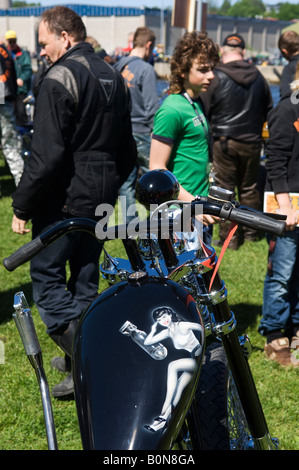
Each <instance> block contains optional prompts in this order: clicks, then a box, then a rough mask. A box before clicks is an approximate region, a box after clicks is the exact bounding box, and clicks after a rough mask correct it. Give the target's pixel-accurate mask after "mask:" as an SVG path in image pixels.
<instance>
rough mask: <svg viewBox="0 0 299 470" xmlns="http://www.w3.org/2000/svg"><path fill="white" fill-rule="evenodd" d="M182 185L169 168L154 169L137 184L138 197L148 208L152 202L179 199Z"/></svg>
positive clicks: (160, 202)
mask: <svg viewBox="0 0 299 470" xmlns="http://www.w3.org/2000/svg"><path fill="white" fill-rule="evenodd" d="M179 191H180V185H179V182H178V180H177V179H176V177H175V176H174V175H173V174H172V173H171V172H170V171H168V170H152V171H148V172H147V173H145V175H143V176H142V177H141V178H140V179H139V181H138V182H137V186H136V198H137V200H138V201H139V202H140V204H142V205H144V207H145V208H146V209H148V210H149V209H150V205H151V204H158V205H160V204H162V203H163V202H167V201H171V200H174V199H177V197H178V195H179Z"/></svg>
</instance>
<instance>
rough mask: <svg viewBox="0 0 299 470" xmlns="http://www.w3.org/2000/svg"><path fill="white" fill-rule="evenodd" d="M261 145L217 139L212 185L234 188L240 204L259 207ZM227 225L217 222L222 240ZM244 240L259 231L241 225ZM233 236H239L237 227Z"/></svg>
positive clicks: (256, 234)
mask: <svg viewBox="0 0 299 470" xmlns="http://www.w3.org/2000/svg"><path fill="white" fill-rule="evenodd" d="M260 157H261V144H260V143H245V142H239V141H236V140H233V139H227V141H226V142H224V143H222V142H220V141H219V140H216V141H215V142H214V144H213V166H214V173H215V184H216V185H217V186H220V187H221V188H223V189H228V190H230V191H233V193H234V198H236V195H237V197H238V200H239V202H240V204H242V205H244V206H248V207H252V208H253V209H257V210H261V209H262V208H261V200H260V192H259V190H258V176H259V170H260ZM228 227H229V225H228V224H220V227H219V228H220V238H221V239H222V240H224V239H225V236H226V233H227V230H228ZM242 231H243V235H244V238H245V239H249V240H251V239H255V238H257V237H258V235H259V234H258V233H257V232H256V231H254V230H252V229H249V228H245V227H242ZM236 234H237V235H236V237H238V236H241V233H240V230H238V231H237V232H236Z"/></svg>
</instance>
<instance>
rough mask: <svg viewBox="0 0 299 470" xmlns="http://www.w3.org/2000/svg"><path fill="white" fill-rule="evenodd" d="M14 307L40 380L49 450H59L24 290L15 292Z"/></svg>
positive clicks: (31, 361)
mask: <svg viewBox="0 0 299 470" xmlns="http://www.w3.org/2000/svg"><path fill="white" fill-rule="evenodd" d="M14 309H15V313H13V319H14V321H15V323H16V326H17V328H18V331H19V334H20V336H21V339H22V342H23V345H24V349H25V352H26V354H27V357H28V359H29V361H30V363H31V365H32V367H33V369H34V371H35V374H36V377H37V380H38V385H39V389H40V394H41V399H42V405H43V412H44V419H45V426H46V433H47V441H48V448H49V450H57V449H58V445H57V438H56V431H55V425H54V418H53V411H52V403H51V397H50V392H49V386H48V382H47V379H46V375H45V371H44V367H43V358H42V352H41V348H40V345H39V341H38V338H37V335H36V331H35V328H34V323H33V318H32V315H31V311H30V309H29V307H28V304H27V301H26V298H25V295H24V293H23V292H18V293H17V294H15V296H14Z"/></svg>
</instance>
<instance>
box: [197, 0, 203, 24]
mask: <svg viewBox="0 0 299 470" xmlns="http://www.w3.org/2000/svg"><path fill="white" fill-rule="evenodd" d="M196 1H197V10H196V31H201V27H202V0H196Z"/></svg>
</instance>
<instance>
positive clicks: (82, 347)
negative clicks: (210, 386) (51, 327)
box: [73, 273, 204, 450]
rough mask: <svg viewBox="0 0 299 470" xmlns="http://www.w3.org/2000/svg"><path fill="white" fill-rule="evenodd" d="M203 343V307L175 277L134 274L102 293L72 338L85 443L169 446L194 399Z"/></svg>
mask: <svg viewBox="0 0 299 470" xmlns="http://www.w3.org/2000/svg"><path fill="white" fill-rule="evenodd" d="M203 349H204V328H203V323H202V319H201V315H200V312H199V311H198V308H197V305H196V303H195V301H194V299H193V297H192V296H191V295H190V294H189V293H188V292H187V291H186V290H185V289H183V288H182V287H180V286H179V285H178V284H176V283H175V282H173V281H170V280H167V279H161V278H160V279H157V278H148V277H147V275H146V274H144V275H143V274H142V273H135V277H134V276H133V278H131V279H129V280H128V281H124V282H121V283H119V284H116V285H115V286H113V287H109V288H108V289H106V290H105V291H104V292H102V293H101V294H100V295H99V296H98V297H97V298H96V299H95V300H94V302H93V303H92V304H91V305H90V307H89V308H88V309H87V311H86V312H85V314H84V315H83V316H82V318H81V320H80V322H79V325H78V328H77V331H76V335H75V340H74V351H73V376H74V386H75V400H76V405H77V410H78V419H79V426H80V432H81V438H82V444H83V448H84V449H85V450H90V449H104V450H133V449H135V450H140V449H143V450H150V449H169V448H170V447H171V445H172V444H173V440H174V439H175V437H176V435H177V433H178V430H179V428H180V423H181V422H182V420H183V419H184V416H185V414H186V411H187V409H188V406H189V405H190V402H191V399H192V396H193V393H194V389H195V386H196V382H197V378H198V374H199V369H200V366H201V362H202V354H203Z"/></svg>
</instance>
